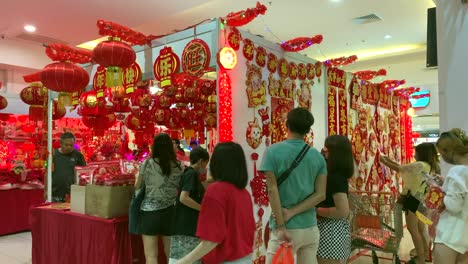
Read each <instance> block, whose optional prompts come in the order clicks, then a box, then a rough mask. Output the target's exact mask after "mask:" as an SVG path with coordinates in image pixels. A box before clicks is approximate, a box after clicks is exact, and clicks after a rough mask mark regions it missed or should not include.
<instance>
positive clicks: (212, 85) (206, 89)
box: [197, 79, 216, 96]
mask: <svg viewBox="0 0 468 264" xmlns="http://www.w3.org/2000/svg"><path fill="white" fill-rule="evenodd" d="M197 86H198V88H199V89H200V92H201V93H202V94H203V95H206V96H209V95H211V94H212V93H213V92H214V91H215V90H216V81H215V80H206V79H199V80H198V81H197Z"/></svg>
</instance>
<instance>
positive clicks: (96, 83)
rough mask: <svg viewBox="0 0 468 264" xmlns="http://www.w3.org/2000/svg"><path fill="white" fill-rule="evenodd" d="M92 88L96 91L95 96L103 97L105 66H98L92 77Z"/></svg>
mask: <svg viewBox="0 0 468 264" xmlns="http://www.w3.org/2000/svg"><path fill="white" fill-rule="evenodd" d="M93 88H94V90H95V91H96V98H102V97H104V90H105V89H106V68H104V67H102V66H99V67H98V68H97V71H96V73H95V74H94V79H93Z"/></svg>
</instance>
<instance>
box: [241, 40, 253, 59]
mask: <svg viewBox="0 0 468 264" xmlns="http://www.w3.org/2000/svg"><path fill="white" fill-rule="evenodd" d="M242 54H244V57H245V58H246V59H247V60H249V61H251V60H253V58H254V56H255V44H254V43H253V41H252V40H250V39H244V47H243V48H242Z"/></svg>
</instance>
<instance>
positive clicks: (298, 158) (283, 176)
mask: <svg viewBox="0 0 468 264" xmlns="http://www.w3.org/2000/svg"><path fill="white" fill-rule="evenodd" d="M309 149H310V146H309V145H307V144H305V145H304V147H303V148H302V150H301V152H299V154H297V156H296V158H295V159H294V161H293V163H292V164H291V166H290V167H289V168H288V169H287V170H286V171H285V172H283V173H282V174H281V175H280V176H279V177H278V179H277V180H276V185H277V186H278V188H279V186H280V185H281V184H282V183H283V182H284V181H286V180H287V179H288V177H289V175H291V172H292V171H293V170H294V169H295V168H296V167H297V166H298V165H299V163H301V161H302V159H303V158H304V157H305V155H306V154H307V151H309Z"/></svg>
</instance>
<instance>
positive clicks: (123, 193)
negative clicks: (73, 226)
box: [85, 185, 135, 218]
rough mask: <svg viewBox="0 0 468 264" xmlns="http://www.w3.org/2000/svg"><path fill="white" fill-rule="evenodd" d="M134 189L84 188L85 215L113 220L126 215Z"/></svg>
mask: <svg viewBox="0 0 468 264" xmlns="http://www.w3.org/2000/svg"><path fill="white" fill-rule="evenodd" d="M134 191H135V187H133V186H101V185H87V186H86V208H85V212H86V214H87V215H92V216H97V217H102V218H114V217H121V216H126V215H128V208H129V206H130V201H131V200H132V196H133V193H134Z"/></svg>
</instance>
